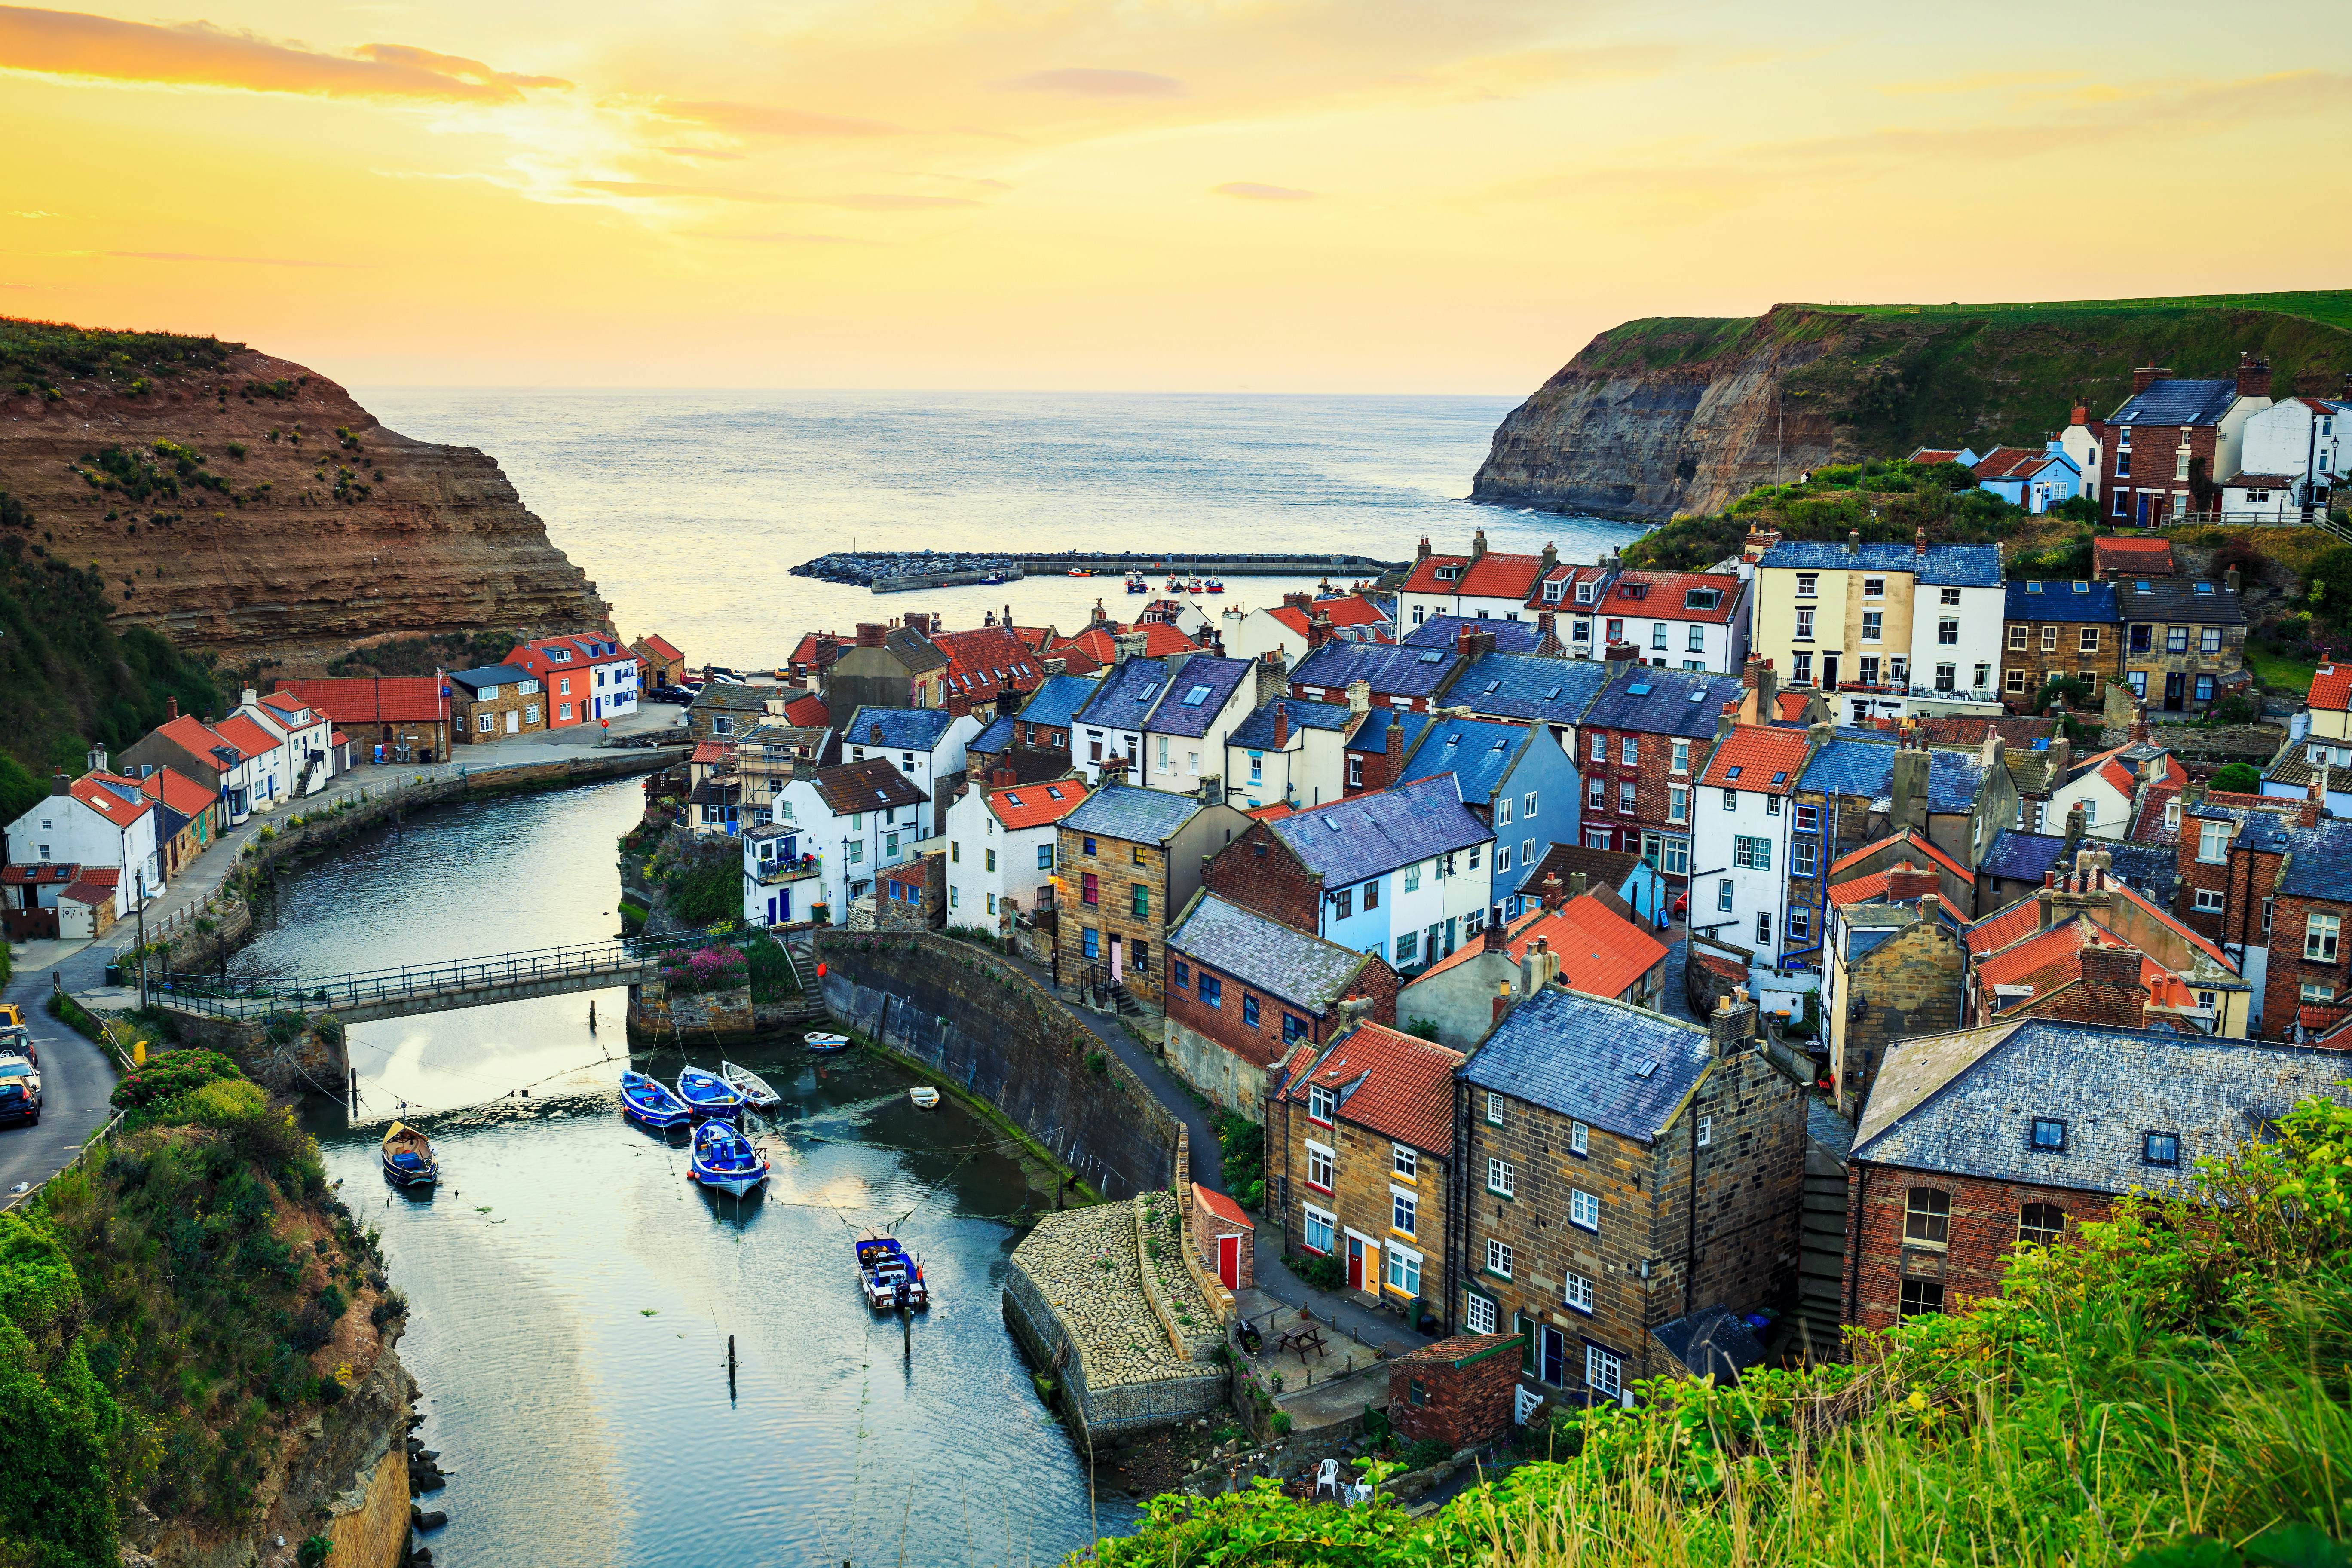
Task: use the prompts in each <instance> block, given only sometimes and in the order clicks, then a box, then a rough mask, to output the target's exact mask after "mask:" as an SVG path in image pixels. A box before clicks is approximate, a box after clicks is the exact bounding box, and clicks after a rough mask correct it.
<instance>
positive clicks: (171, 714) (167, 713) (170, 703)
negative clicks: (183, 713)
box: [163, 697, 180, 723]
mask: <svg viewBox="0 0 2352 1568" xmlns="http://www.w3.org/2000/svg"><path fill="white" fill-rule="evenodd" d="M179 716H180V700H179V699H178V698H176V697H166V698H165V699H163V721H164V722H166V723H169V722H170V721H173V720H174V719H176V718H178V717H179Z"/></svg>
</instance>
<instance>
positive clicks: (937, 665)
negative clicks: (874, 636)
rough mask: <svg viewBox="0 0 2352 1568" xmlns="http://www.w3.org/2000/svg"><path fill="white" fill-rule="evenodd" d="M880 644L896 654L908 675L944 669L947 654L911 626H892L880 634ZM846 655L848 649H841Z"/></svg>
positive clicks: (901, 666)
mask: <svg viewBox="0 0 2352 1568" xmlns="http://www.w3.org/2000/svg"><path fill="white" fill-rule="evenodd" d="M882 646H883V647H885V648H887V649H888V650H889V651H890V652H891V653H892V654H894V655H896V656H897V658H898V667H899V668H902V669H904V670H905V671H906V672H907V673H908V674H909V675H921V674H923V673H925V672H926V671H928V670H933V669H945V668H947V667H948V656H947V655H946V654H944V653H941V652H940V650H939V649H938V648H936V647H933V646H931V640H930V639H929V637H925V636H924V635H923V634H922V633H920V632H919V631H917V630H915V629H914V628H913V627H912V626H893V627H891V628H890V629H889V630H888V631H887V632H884V633H883V634H882ZM841 651H842V653H843V655H844V656H846V655H847V654H848V653H849V652H850V650H849V649H848V648H844V649H842V650H841Z"/></svg>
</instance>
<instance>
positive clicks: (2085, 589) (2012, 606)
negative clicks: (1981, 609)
mask: <svg viewBox="0 0 2352 1568" xmlns="http://www.w3.org/2000/svg"><path fill="white" fill-rule="evenodd" d="M2001 614H2002V615H2004V616H2007V617H2008V618H2009V619H2011V620H2012V621H2097V622H2100V623H2102V624H2105V625H2108V626H2112V625H2114V624H2115V622H2116V618H2117V617H2116V585H2115V584H2113V583H2075V582H2071V581H2067V580H2063V579H2056V578H2053V579H2049V580H2042V579H2029V580H2028V581H2025V582H2022V583H2011V584H2010V585H2009V603H2008V605H2007V607H2006V608H2004V609H2003V610H2002V612H2001ZM2063 651H2066V652H2069V653H2071V652H2073V651H2074V650H2073V649H2071V648H2069V649H2065V650H2063Z"/></svg>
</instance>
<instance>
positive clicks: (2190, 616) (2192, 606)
mask: <svg viewBox="0 0 2352 1568" xmlns="http://www.w3.org/2000/svg"><path fill="white" fill-rule="evenodd" d="M2116 609H2117V611H2118V613H2119V615H2120V616H2121V617H2122V618H2123V619H2124V620H2126V621H2189V622H2194V623H2197V624H2200V625H2207V626H2214V625H2218V626H2244V625H2245V624H2246V612H2245V608H2244V606H2243V605H2240V604H2239V603H2238V595H2235V594H2232V593H2231V592H2230V587H2229V584H2226V583H2213V582H2198V581H2194V580H2192V579H2189V578H2187V577H2174V578H2164V577H2156V578H2147V577H2127V578H2126V579H2125V580H2124V581H2122V582H2120V583H2118V584H2116Z"/></svg>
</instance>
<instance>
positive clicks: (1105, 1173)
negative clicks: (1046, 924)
mask: <svg viewBox="0 0 2352 1568" xmlns="http://www.w3.org/2000/svg"><path fill="white" fill-rule="evenodd" d="M815 947H816V956H817V958H818V959H819V960H820V961H821V962H822V963H824V966H825V975H824V982H823V990H824V1006H825V1011H826V1012H827V1013H828V1014H830V1015H831V1016H833V1017H834V1018H835V1020H837V1021H838V1022H839V1023H841V1024H842V1025H843V1026H845V1027H846V1028H848V1029H851V1030H853V1031H855V1032H856V1033H857V1034H860V1035H863V1036H865V1037H867V1038H868V1039H872V1040H877V1041H879V1042H880V1043H881V1044H883V1045H884V1046H886V1047H889V1048H890V1049H892V1050H894V1051H898V1052H901V1053H903V1054H904V1055H906V1056H908V1057H911V1058H915V1059H916V1060H917V1061H919V1062H921V1063H922V1064H924V1065H925V1066H926V1067H928V1068H929V1069H930V1070H931V1071H933V1072H935V1073H937V1074H938V1075H939V1076H940V1078H941V1079H946V1080H947V1081H949V1082H950V1083H953V1084H957V1085H959V1086H961V1088H962V1089H965V1090H966V1091H967V1092H969V1093H971V1094H972V1095H974V1096H977V1097H978V1098H980V1099H982V1100H987V1101H988V1102H989V1103H990V1104H992V1105H993V1106H994V1107H995V1108H996V1109H997V1110H999V1111H1000V1112H1002V1113H1003V1115H1004V1116H1005V1117H1006V1118H1007V1119H1008V1120H1010V1121H1013V1123H1015V1124H1016V1125H1018V1126H1019V1127H1020V1128H1022V1130H1023V1131H1025V1132H1026V1133H1028V1135H1029V1136H1030V1137H1032V1138H1034V1139H1035V1140H1036V1141H1037V1142H1038V1143H1039V1144H1041V1145H1043V1146H1044V1147H1045V1149H1047V1150H1048V1151H1050V1152H1052V1154H1053V1155H1054V1157H1055V1159H1057V1160H1060V1161H1061V1162H1062V1163H1064V1164H1066V1165H1067V1166H1068V1167H1069V1168H1070V1169H1071V1170H1072V1171H1073V1172H1075V1173H1076V1174H1077V1175H1078V1176H1079V1177H1081V1178H1082V1179H1084V1180H1085V1181H1086V1182H1087V1184H1090V1185H1092V1186H1093V1187H1094V1188H1095V1190H1096V1191H1097V1192H1098V1193H1101V1194H1103V1195H1104V1196H1105V1197H1133V1196H1134V1195H1135V1194H1138V1193H1139V1192H1145V1191H1149V1190H1154V1189H1165V1188H1166V1187H1167V1185H1168V1184H1169V1182H1170V1181H1171V1179H1172V1178H1173V1176H1174V1174H1175V1171H1176V1132H1177V1122H1176V1119H1175V1118H1174V1117H1172V1116H1171V1115H1170V1114H1169V1113H1168V1111H1167V1110H1166V1109H1165V1108H1164V1107H1162V1106H1161V1105H1160V1102H1159V1101H1158V1100H1155V1099H1154V1098H1153V1097H1152V1095H1151V1093H1150V1090H1149V1089H1146V1088H1145V1087H1144V1086H1143V1084H1142V1083H1141V1082H1140V1081H1139V1080H1138V1079H1136V1078H1135V1076H1134V1074H1133V1073H1132V1072H1131V1071H1130V1070H1129V1068H1127V1066H1126V1065H1125V1064H1124V1063H1122V1062H1120V1061H1119V1060H1118V1058H1115V1057H1113V1056H1111V1055H1110V1054H1109V1053H1108V1052H1107V1051H1104V1050H1103V1049H1102V1048H1101V1043H1100V1042H1099V1041H1097V1039H1096V1038H1095V1037H1093V1036H1092V1035H1090V1034H1088V1033H1087V1031H1086V1030H1085V1029H1084V1028H1083V1027H1081V1026H1079V1024H1078V1022H1077V1021H1076V1019H1075V1018H1072V1017H1071V1016H1069V1014H1068V1013H1066V1011H1064V1010H1063V1008H1062V1006H1061V1005H1060V1004H1059V1003H1058V1002H1056V1001H1055V1000H1054V998H1053V997H1052V996H1051V995H1050V994H1047V993H1046V991H1045V988H1044V987H1042V986H1040V985H1039V984H1037V983H1036V982H1035V981H1034V980H1032V979H1030V978H1029V976H1028V975H1026V974H1024V973H1021V971H1019V970H1017V969H1015V968H1013V966H1012V965H1010V964H1008V963H1003V962H1002V961H1001V960H999V959H997V958H995V957H994V956H993V955H992V954H989V953H986V952H981V951H980V950H979V949H977V948H973V947H968V946H966V945H965V944H963V943H961V942H954V941H951V940H950V939H948V938H945V937H940V936H934V935H931V934H929V933H928V932H898V931H890V932H862V931H835V930H828V931H819V932H818V933H817V934H816V939H815Z"/></svg>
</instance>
